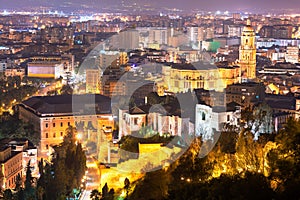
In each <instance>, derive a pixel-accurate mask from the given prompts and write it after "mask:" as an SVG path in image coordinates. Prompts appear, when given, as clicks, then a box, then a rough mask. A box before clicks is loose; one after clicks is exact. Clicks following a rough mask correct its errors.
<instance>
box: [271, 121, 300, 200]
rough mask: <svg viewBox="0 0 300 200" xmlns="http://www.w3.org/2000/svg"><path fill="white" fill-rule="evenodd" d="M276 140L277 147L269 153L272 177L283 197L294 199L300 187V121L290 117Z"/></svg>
mask: <svg viewBox="0 0 300 200" xmlns="http://www.w3.org/2000/svg"><path fill="white" fill-rule="evenodd" d="M275 142H276V146H277V148H274V149H272V150H271V151H270V152H269V153H268V164H269V166H270V178H271V179H272V181H273V182H274V183H276V184H275V187H276V191H278V193H279V195H280V198H281V199H294V197H295V195H296V196H299V187H300V145H299V144H300V121H299V120H298V121H295V120H293V119H289V120H288V122H287V125H286V126H285V129H283V130H281V131H280V132H279V134H278V135H276V137H275Z"/></svg>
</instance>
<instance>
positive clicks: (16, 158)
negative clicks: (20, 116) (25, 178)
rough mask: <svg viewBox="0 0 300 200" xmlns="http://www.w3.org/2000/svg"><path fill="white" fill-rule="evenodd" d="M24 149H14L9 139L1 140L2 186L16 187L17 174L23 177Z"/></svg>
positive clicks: (5, 187)
mask: <svg viewBox="0 0 300 200" xmlns="http://www.w3.org/2000/svg"><path fill="white" fill-rule="evenodd" d="M22 155H23V154H22V151H13V148H12V147H11V146H10V145H9V144H8V143H7V140H5V139H2V140H1V141H0V164H1V170H0V172H1V175H2V177H1V178H0V180H1V184H2V185H1V186H2V188H3V189H14V188H15V186H16V180H17V176H18V175H19V176H20V177H21V178H22V175H23V174H22V170H23V166H22Z"/></svg>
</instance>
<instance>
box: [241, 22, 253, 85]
mask: <svg viewBox="0 0 300 200" xmlns="http://www.w3.org/2000/svg"><path fill="white" fill-rule="evenodd" d="M239 62H240V68H241V76H242V81H247V80H249V79H254V78H255V77H256V74H255V73H256V47H255V32H254V29H253V28H252V26H251V24H250V20H247V25H246V26H245V27H244V29H243V32H242V36H241V46H240V49H239Z"/></svg>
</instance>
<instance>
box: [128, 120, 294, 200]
mask: <svg viewBox="0 0 300 200" xmlns="http://www.w3.org/2000/svg"><path fill="white" fill-rule="evenodd" d="M250 130H251V129H245V130H243V131H241V132H240V133H236V132H226V133H223V134H221V137H220V139H219V141H218V142H217V144H216V146H215V147H214V149H213V151H211V152H210V153H209V154H208V156H206V157H204V158H200V157H199V156H198V152H199V148H200V147H201V145H202V144H201V139H199V138H198V139H196V140H195V141H194V142H193V143H192V145H191V146H190V148H189V149H188V151H186V152H185V154H184V155H182V156H181V157H180V158H179V159H178V160H177V161H176V162H174V163H173V164H171V166H170V167H169V168H168V169H161V170H158V171H155V172H147V173H146V174H145V176H144V178H143V179H142V180H140V181H139V182H138V183H137V184H136V187H135V190H134V191H133V192H132V193H131V194H130V195H129V197H128V199H130V200H135V199H139V200H146V199H147V200H150V199H157V200H159V199H191V200H192V199H298V198H299V196H300V191H299V187H300V121H294V120H292V119H290V120H289V122H288V124H287V126H286V127H285V128H284V129H282V130H281V131H280V132H279V133H278V134H276V135H275V134H261V135H260V136H259V138H258V139H257V140H255V135H254V134H253V133H252V132H250Z"/></svg>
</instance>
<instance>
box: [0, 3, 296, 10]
mask: <svg viewBox="0 0 300 200" xmlns="http://www.w3.org/2000/svg"><path fill="white" fill-rule="evenodd" d="M121 1H122V0H0V9H13V8H22V7H31V6H34V7H36V6H43V5H47V6H51V7H53V8H57V9H58V10H60V8H66V7H68V9H80V8H82V4H86V5H92V7H94V8H101V7H106V6H112V5H120V4H121ZM123 1H124V4H125V5H126V4H132V3H133V2H138V4H145V3H146V4H151V5H153V6H155V7H161V6H166V7H170V8H174V7H175V8H181V9H184V10H189V9H193V8H198V9H201V10H209V11H216V10H221V11H225V10H229V11H239V10H240V11H247V10H248V11H253V10H260V11H264V10H271V9H290V8H292V9H300V0H151V1H149V0H123Z"/></svg>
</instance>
